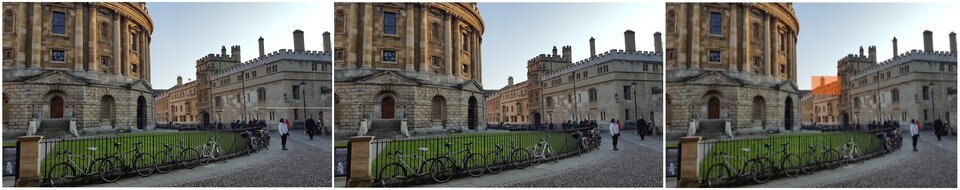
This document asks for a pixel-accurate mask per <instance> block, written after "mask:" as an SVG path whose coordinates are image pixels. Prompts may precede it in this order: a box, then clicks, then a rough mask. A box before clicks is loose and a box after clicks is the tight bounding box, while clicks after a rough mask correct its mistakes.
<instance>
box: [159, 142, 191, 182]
mask: <svg viewBox="0 0 960 190" xmlns="http://www.w3.org/2000/svg"><path fill="white" fill-rule="evenodd" d="M173 148H179V149H180V151H177V152H176V154H174V151H173ZM190 153H191V152H190V151H189V150H188V149H186V146H185V145H183V139H180V144H177V145H176V146H173V145H170V144H164V145H163V150H161V151H160V152H159V153H157V154H156V155H154V156H155V157H156V158H154V160H155V161H157V162H158V164H156V167H155V169H156V170H157V172H160V173H163V174H165V173H168V172H170V170H172V169H173V168H174V167H176V164H180V165H182V166H184V167H186V164H185V163H184V162H183V160H185V159H184V157H188V156H189V155H187V156H184V155H186V154H190ZM192 153H194V154H193V155H200V153H199V152H196V150H193V152H192ZM194 157H195V156H194ZM164 166H167V167H164ZM190 168H193V167H190Z"/></svg>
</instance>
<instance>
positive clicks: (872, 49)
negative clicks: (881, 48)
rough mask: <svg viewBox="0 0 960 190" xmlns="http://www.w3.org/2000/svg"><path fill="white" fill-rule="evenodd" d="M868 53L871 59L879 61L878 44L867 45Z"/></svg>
mask: <svg viewBox="0 0 960 190" xmlns="http://www.w3.org/2000/svg"><path fill="white" fill-rule="evenodd" d="M867 55H868V57H869V58H870V61H872V62H874V63H876V62H877V46H870V47H867Z"/></svg>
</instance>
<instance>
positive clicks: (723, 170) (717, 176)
mask: <svg viewBox="0 0 960 190" xmlns="http://www.w3.org/2000/svg"><path fill="white" fill-rule="evenodd" d="M730 176H731V175H730V168H728V167H727V166H725V165H723V164H715V165H713V166H710V168H709V169H707V173H705V174H704V176H703V177H704V178H703V184H701V186H704V187H719V186H720V185H721V184H725V183H724V180H726V179H728V178H729V177H730Z"/></svg>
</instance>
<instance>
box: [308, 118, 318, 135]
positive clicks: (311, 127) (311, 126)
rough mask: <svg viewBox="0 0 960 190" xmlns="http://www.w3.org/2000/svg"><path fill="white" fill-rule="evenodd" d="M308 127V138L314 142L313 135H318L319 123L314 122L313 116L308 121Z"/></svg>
mask: <svg viewBox="0 0 960 190" xmlns="http://www.w3.org/2000/svg"><path fill="white" fill-rule="evenodd" d="M306 125H307V136H309V137H310V140H311V141H312V140H313V135H314V134H316V133H317V123H316V121H314V120H313V116H310V118H309V119H307V123H306Z"/></svg>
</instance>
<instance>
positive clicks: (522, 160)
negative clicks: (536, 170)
mask: <svg viewBox="0 0 960 190" xmlns="http://www.w3.org/2000/svg"><path fill="white" fill-rule="evenodd" d="M532 158H533V155H530V151H529V150H527V149H522V148H518V149H513V151H511V152H510V164H513V167H517V168H520V169H523V168H527V167H529V166H530V159H532Z"/></svg>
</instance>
